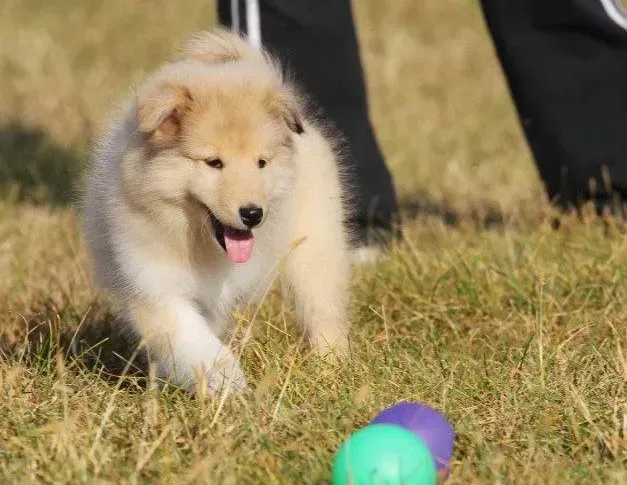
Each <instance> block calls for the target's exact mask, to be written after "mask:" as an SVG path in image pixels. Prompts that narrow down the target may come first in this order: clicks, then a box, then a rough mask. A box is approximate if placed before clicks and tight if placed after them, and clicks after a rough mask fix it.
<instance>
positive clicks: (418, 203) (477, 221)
mask: <svg viewBox="0 0 627 485" xmlns="http://www.w3.org/2000/svg"><path fill="white" fill-rule="evenodd" d="M399 207H400V212H401V214H403V217H404V218H406V219H417V218H421V217H435V218H438V219H441V220H442V222H443V223H444V224H445V225H447V226H450V227H458V226H460V225H461V224H462V223H468V222H470V223H472V224H473V225H475V226H476V227H478V228H483V229H497V228H501V227H503V226H504V225H505V223H506V219H507V217H506V215H505V214H503V212H501V210H500V209H498V208H496V207H491V206H476V207H471V208H470V209H469V210H468V211H465V212H463V213H462V212H459V211H456V210H454V209H453V208H451V207H450V206H448V205H446V204H443V203H440V202H436V201H434V200H433V199H432V198H431V197H429V196H428V195H418V196H416V197H412V198H405V199H403V200H401V201H400V204H399Z"/></svg>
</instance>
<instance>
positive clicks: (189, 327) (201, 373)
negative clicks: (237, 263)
mask: <svg viewBox="0 0 627 485" xmlns="http://www.w3.org/2000/svg"><path fill="white" fill-rule="evenodd" d="M129 313H130V317H131V321H132V323H133V325H134V327H135V329H136V330H137V331H138V333H139V336H140V337H141V338H142V339H143V340H144V342H145V343H146V345H147V347H148V351H149V353H150V358H151V360H152V361H154V362H155V363H156V370H157V376H158V377H159V378H162V379H164V380H168V381H171V382H173V383H174V384H176V385H178V386H181V387H183V388H184V389H187V390H189V391H192V390H193V389H194V384H196V382H197V381H198V379H199V378H200V379H206V383H207V386H208V388H209V390H210V391H211V392H213V393H214V394H215V393H217V392H218V391H219V390H220V389H223V388H224V389H226V388H230V389H231V390H235V391H241V390H243V389H245V388H246V380H245V379H244V374H243V372H242V370H241V368H240V366H239V363H238V362H237V359H236V357H235V356H234V355H233V353H232V352H231V350H230V349H229V348H228V346H227V345H225V344H224V343H223V342H222V341H221V340H220V339H219V338H218V336H217V335H216V334H215V333H214V332H213V330H212V327H211V326H210V324H209V323H208V322H207V321H206V320H205V318H204V317H203V316H202V315H201V314H200V312H199V311H198V310H197V309H196V308H195V307H194V305H193V304H192V303H191V302H188V301H186V300H184V299H172V300H169V301H167V302H162V303H159V304H155V303H152V304H146V303H141V304H135V305H132V307H131V308H130V309H129ZM216 328H217V327H216Z"/></svg>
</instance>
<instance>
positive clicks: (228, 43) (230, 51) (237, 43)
mask: <svg viewBox="0 0 627 485" xmlns="http://www.w3.org/2000/svg"><path fill="white" fill-rule="evenodd" d="M177 57H178V58H179V59H197V60H199V61H202V62H206V63H207V64H220V63H225V62H234V61H239V60H245V59H257V60H267V55H266V54H265V53H264V52H263V51H259V50H257V49H255V48H254V47H253V46H251V45H250V44H249V43H248V42H246V40H245V39H244V38H243V37H242V36H240V35H238V34H237V33H235V32H234V31H232V30H229V29H225V28H219V29H216V30H213V31H211V32H209V31H202V32H199V33H197V34H196V35H194V36H192V37H191V38H190V39H189V40H188V41H187V42H186V43H185V44H184V45H183V48H182V49H181V51H180V52H179V55H178V56H177Z"/></svg>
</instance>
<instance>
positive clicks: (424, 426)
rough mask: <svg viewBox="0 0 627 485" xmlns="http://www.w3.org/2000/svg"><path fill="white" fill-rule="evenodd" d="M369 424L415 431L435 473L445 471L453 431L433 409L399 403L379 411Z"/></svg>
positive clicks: (452, 443)
mask: <svg viewBox="0 0 627 485" xmlns="http://www.w3.org/2000/svg"><path fill="white" fill-rule="evenodd" d="M370 424H396V425H398V426H402V427H403V428H406V429H408V430H410V431H412V432H414V433H415V434H417V435H418V437H419V438H421V439H422V440H423V441H424V442H425V443H426V444H427V446H428V447H429V451H431V454H432V455H433V458H434V459H435V463H436V465H437V468H438V471H443V472H446V471H447V470H448V465H449V462H450V461H451V456H452V455H453V445H454V442H455V431H454V430H453V427H452V426H451V425H450V423H449V422H448V421H447V419H446V418H445V417H444V416H443V415H442V414H440V413H439V412H438V411H436V410H435V409H433V408H431V407H429V406H427V405H426V404H420V403H417V402H402V403H399V404H395V405H394V406H391V407H389V408H387V409H384V410H383V411H381V412H380V413H379V414H378V415H377V416H376V417H375V418H374V419H373V420H372V421H371V423H370Z"/></svg>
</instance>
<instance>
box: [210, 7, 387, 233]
mask: <svg viewBox="0 0 627 485" xmlns="http://www.w3.org/2000/svg"><path fill="white" fill-rule="evenodd" d="M243 3H244V2H242V1H240V5H241V6H242V7H243ZM230 4H231V2H230V0H219V2H218V14H219V17H220V21H221V23H223V24H225V25H229V26H230V25H231V22H232V21H231V19H232V15H231V12H230ZM260 11H261V35H262V39H263V43H264V45H265V46H267V47H269V48H270V50H271V51H272V52H274V53H276V54H277V55H278V56H279V58H280V59H281V60H283V61H284V62H285V63H286V64H287V66H288V68H289V69H290V70H291V71H292V72H293V73H294V75H295V77H296V80H297V82H298V84H300V85H302V86H303V87H304V88H305V89H306V92H307V93H308V94H309V95H311V96H312V97H313V100H314V102H315V103H316V104H317V105H319V107H321V108H322V110H323V111H324V113H325V114H326V116H327V117H328V118H329V119H330V120H332V121H333V122H334V124H335V125H336V126H337V128H339V130H340V131H341V132H342V133H343V135H344V136H345V137H346V141H347V143H348V148H349V150H350V153H351V157H350V158H351V160H352V162H353V164H354V168H355V173H354V178H355V179H356V183H355V185H356V187H355V188H356V189H357V194H356V197H355V199H356V200H355V206H356V212H357V214H356V219H357V220H356V222H357V223H358V226H360V227H359V229H360V230H361V232H362V234H361V235H360V236H361V239H362V240H363V239H364V237H365V234H366V232H365V226H366V225H370V226H375V227H382V228H389V227H390V223H391V218H392V217H393V215H395V214H396V212H397V210H398V207H397V201H396V195H395V191H394V187H393V184H392V179H391V176H390V173H389V171H388V170H387V168H386V166H385V163H384V160H383V156H382V154H381V150H380V148H379V146H378V144H377V141H376V139H375V136H374V133H373V130H372V127H371V125H370V121H369V117H368V104H367V96H366V89H365V85H364V79H363V73H362V67H361V63H360V57H359V48H358V44H357V39H356V35H355V27H354V24H353V16H352V11H351V6H350V0H261V2H260ZM239 18H240V25H244V26H245V25H246V22H245V18H246V17H245V12H243V11H242V8H240V14H239Z"/></svg>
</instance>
